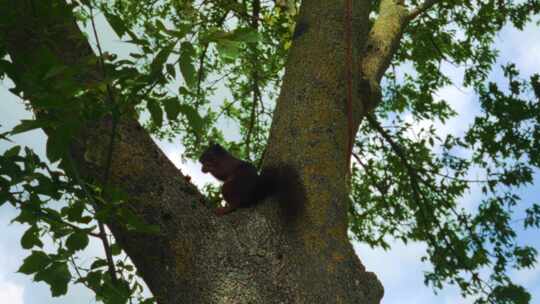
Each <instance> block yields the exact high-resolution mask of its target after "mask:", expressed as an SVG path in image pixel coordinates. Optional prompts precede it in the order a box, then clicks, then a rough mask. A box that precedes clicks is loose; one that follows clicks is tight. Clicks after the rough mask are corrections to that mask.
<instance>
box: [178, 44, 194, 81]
mask: <svg viewBox="0 0 540 304" xmlns="http://www.w3.org/2000/svg"><path fill="white" fill-rule="evenodd" d="M194 57H195V48H193V45H192V44H191V43H189V42H182V45H181V46H180V63H179V64H180V72H181V73H182V76H183V77H184V81H185V82H186V84H187V86H188V87H190V88H193V87H195V85H196V84H197V72H196V70H195V66H194V65H193V60H194Z"/></svg>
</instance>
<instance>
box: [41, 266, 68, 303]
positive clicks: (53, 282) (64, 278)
mask: <svg viewBox="0 0 540 304" xmlns="http://www.w3.org/2000/svg"><path fill="white" fill-rule="evenodd" d="M34 280H36V281H38V282H39V281H43V282H45V283H47V284H49V287H50V288H51V294H52V296H53V297H59V296H61V295H65V294H66V293H67V289H68V283H69V281H71V273H70V272H69V268H68V265H67V263H65V262H54V263H52V264H51V266H49V267H47V268H46V269H44V270H42V271H40V272H38V273H37V274H36V276H35V277H34Z"/></svg>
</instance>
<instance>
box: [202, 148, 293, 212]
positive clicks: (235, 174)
mask: <svg viewBox="0 0 540 304" xmlns="http://www.w3.org/2000/svg"><path fill="white" fill-rule="evenodd" d="M199 162H200V163H201V164H202V172H203V173H210V174H212V175H213V176H214V177H215V178H217V179H218V180H220V181H222V182H223V185H222V186H221V194H222V196H223V199H224V200H225V202H227V206H225V207H219V208H216V210H215V211H214V213H215V214H216V215H217V216H222V215H225V214H227V213H230V212H232V211H234V210H236V209H238V208H247V207H250V206H253V205H255V204H256V203H258V202H261V201H262V200H264V199H265V198H267V197H270V196H273V195H276V194H279V196H280V197H279V200H280V201H284V200H286V201H290V200H291V199H293V198H294V197H293V196H292V191H291V190H292V185H293V184H294V183H293V178H294V177H295V175H294V174H291V173H292V172H293V171H292V170H290V169H288V167H283V168H278V167H275V168H266V169H263V170H262V171H261V174H258V173H257V168H255V166H254V165H253V164H251V163H249V162H247V161H244V160H241V159H238V158H236V157H235V156H233V155H232V154H231V153H229V151H227V150H226V149H225V148H223V147H222V146H221V145H219V144H210V146H209V147H208V148H206V150H205V151H204V152H203V153H202V155H201V157H200V158H199ZM288 209H290V208H288Z"/></svg>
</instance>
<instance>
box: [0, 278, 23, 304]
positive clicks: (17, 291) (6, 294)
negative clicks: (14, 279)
mask: <svg viewBox="0 0 540 304" xmlns="http://www.w3.org/2000/svg"><path fill="white" fill-rule="evenodd" d="M23 292H24V288H23V287H22V286H20V285H17V284H14V283H11V282H6V281H0V303H6V304H7V303H9V304H24V300H23Z"/></svg>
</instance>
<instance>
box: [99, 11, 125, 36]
mask: <svg viewBox="0 0 540 304" xmlns="http://www.w3.org/2000/svg"><path fill="white" fill-rule="evenodd" d="M104 14H105V18H107V21H108V22H109V24H110V25H111V27H112V28H113V30H114V31H115V33H116V34H117V35H118V37H120V38H122V36H124V34H125V33H126V32H127V27H126V26H125V25H124V24H125V22H124V21H123V20H122V18H120V16H118V15H114V14H111V13H108V12H106V11H104Z"/></svg>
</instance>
